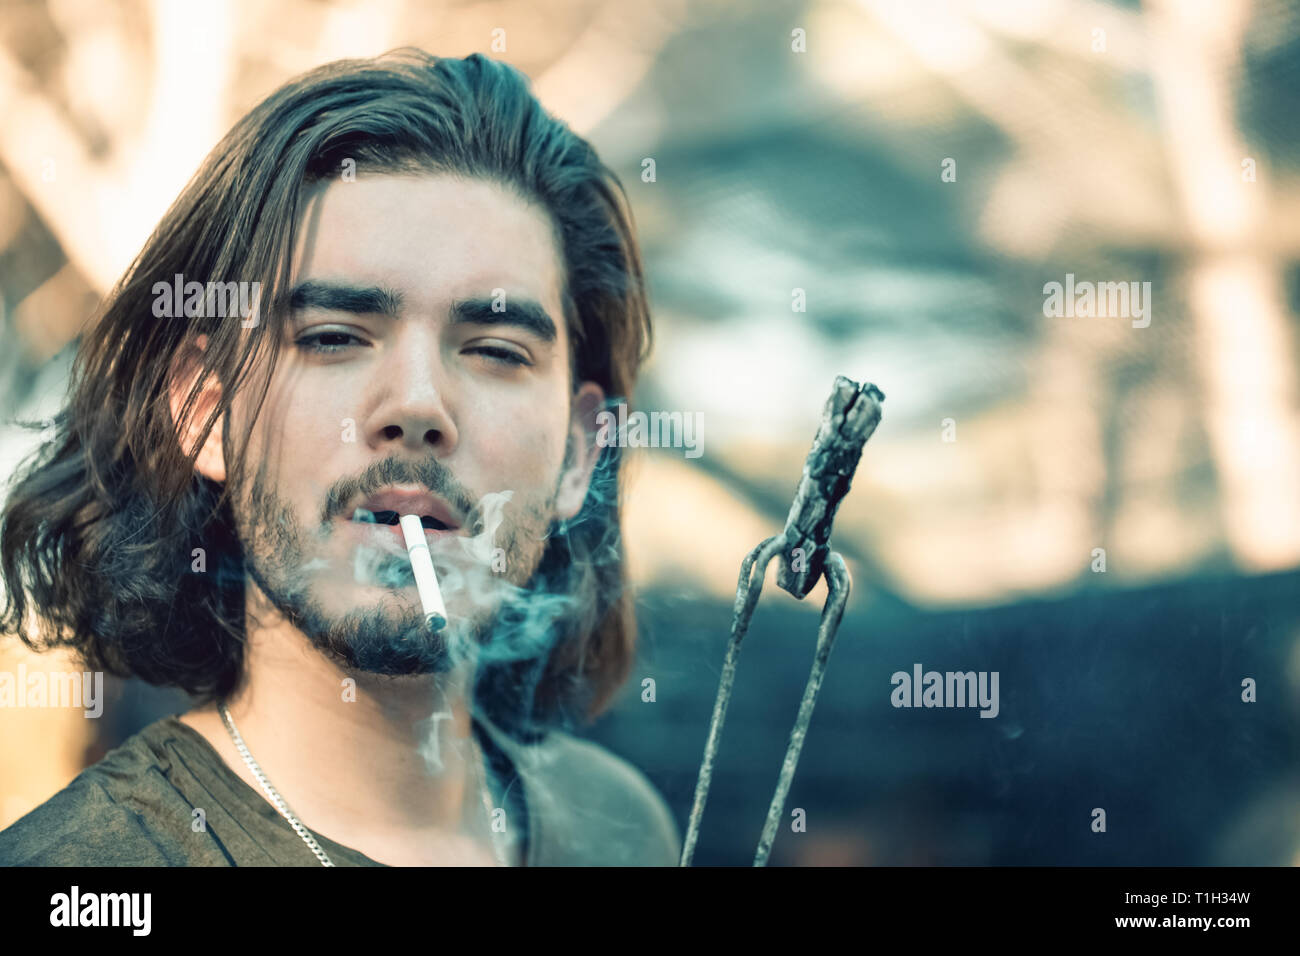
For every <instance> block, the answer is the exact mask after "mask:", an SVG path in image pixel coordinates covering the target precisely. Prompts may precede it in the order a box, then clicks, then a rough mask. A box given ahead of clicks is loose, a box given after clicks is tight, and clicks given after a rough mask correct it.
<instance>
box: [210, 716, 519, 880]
mask: <svg viewBox="0 0 1300 956" xmlns="http://www.w3.org/2000/svg"><path fill="white" fill-rule="evenodd" d="M217 710H218V711H220V713H221V719H222V721H223V722H224V723H225V725H226V730H228V731H229V732H230V739H231V740H232V741H233V742H234V744H235V749H236V750H238V751H239V755H240V756H241V757H243V758H244V763H246V764H247V765H248V769H249V770H250V771H252V773H253V776H254V777H255V778H257V782H258V785H259V786H261V788H262V792H263V793H265V794H266V795H267V797H268V798H269V799H270V801H271V803H272V805H274V807H275V809H276V810H278V811H280V816H282V817H284V818H285V820H287V821H288V822H289V826H291V827H293V829H294V832H295V833H297V834H298V836H300V837H302V839H303V842H304V843H306V844H307V847H308V849H310V850H311V852H312V853H314V854H316V859H318V860H320V863H321V866H333V865H334V861H333V860H331V859H330V858H329V854H328V853H326V852H325V851H324V850H323V849H321V845H320V844H319V843H317V842H316V838H315V837H313V836H312V835H311V833H310V832H308V830H307V828H306V827H305V826H303V825H302V821H300V820H299V819H298V817H297V816H296V815H295V814H294V812H293V811H292V810H290V809H289V804H287V803H286V802H285V800H284V797H282V796H280V791H278V790H276V789H275V787H273V786H272V785H271V781H270V780H268V779H267V776H266V774H264V773H263V772H262V768H261V767H260V766H258V764H257V761H256V760H254V759H253V755H252V753H251V752H250V751H249V749H248V745H247V744H245V743H244V738H243V737H242V736H241V735H240V733H239V728H237V727H236V726H235V721H234V718H232V717H231V716H230V711H228V710H227V709H226V702H225V701H221V702H220V703H219V704H217ZM475 750H478V745H477V743H476V744H475ZM479 759H480V760H482V759H483V755H482V752H481V751H479ZM479 782H480V789H481V791H482V794H483V811H484V813H485V814H486V816H487V822H488V829H489V831H490V832H491V833H492V849H493V852H494V853H495V854H496V858H497V862H498V863H499V864H500V865H501V866H506V865H507V863H506V856H505V850H504V848H503V847H502V845H501V841H500V840H499V839H498V838H497V832H496V830H495V829H493V828H492V798H491V796H489V795H488V789H487V780H486V779H480V781H479Z"/></svg>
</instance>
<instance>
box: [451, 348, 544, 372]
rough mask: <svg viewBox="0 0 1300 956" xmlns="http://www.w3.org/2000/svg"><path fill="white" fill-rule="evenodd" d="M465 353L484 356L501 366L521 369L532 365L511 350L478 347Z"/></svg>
mask: <svg viewBox="0 0 1300 956" xmlns="http://www.w3.org/2000/svg"><path fill="white" fill-rule="evenodd" d="M465 351H466V352H468V353H470V354H473V355H486V356H487V357H488V358H489V359H491V360H492V361H493V362H499V363H500V364H502V365H511V366H515V367H520V368H522V367H523V366H526V365H532V364H533V363H532V362H530V361H528V359H527V358H525V357H524V356H523V355H521V354H520V353H518V352H516V351H514V350H513V349H503V348H498V347H497V346H495V345H479V346H476V347H474V348H472V349H466V350H465Z"/></svg>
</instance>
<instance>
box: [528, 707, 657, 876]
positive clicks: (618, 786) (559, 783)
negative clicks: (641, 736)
mask: <svg viewBox="0 0 1300 956" xmlns="http://www.w3.org/2000/svg"><path fill="white" fill-rule="evenodd" d="M526 753H527V756H526V758H525V760H524V767H523V768H522V769H523V771H524V781H525V787H526V788H527V798H528V805H529V807H530V808H533V810H534V813H535V814H538V815H539V816H540V817H541V819H538V820H536V821H535V825H534V826H533V827H532V829H533V831H534V832H533V837H534V839H536V840H537V842H538V848H539V853H538V854H537V855H536V856H535V857H534V862H536V863H537V864H538V865H543V866H545V865H566V864H577V865H589V866H676V865H677V862H678V860H679V858H680V856H681V837H680V835H679V833H678V829H677V824H676V822H675V821H674V819H673V815H672V813H671V811H670V810H669V809H668V805H667V804H666V803H665V802H664V799H663V797H662V796H660V794H659V792H658V791H657V790H655V788H654V786H653V785H652V784H651V783H650V781H649V780H648V779H647V778H646V776H645V774H643V773H642V772H641V771H640V770H638V769H637V768H636V767H634V766H633V765H632V764H631V763H629V762H628V761H626V760H624V759H623V758H622V757H619V756H617V755H616V754H614V753H611V752H610V751H609V750H607V749H605V748H604V747H602V746H600V745H599V744H596V743H593V742H592V741H589V740H583V739H581V738H579V737H575V736H573V735H572V734H567V733H563V732H561V731H552V732H551V733H549V734H548V735H547V736H546V738H545V740H543V741H542V742H541V743H539V744H536V745H534V746H531V747H528V748H526ZM530 785H531V786H530Z"/></svg>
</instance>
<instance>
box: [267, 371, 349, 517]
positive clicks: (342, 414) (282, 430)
mask: <svg viewBox="0 0 1300 956" xmlns="http://www.w3.org/2000/svg"><path fill="white" fill-rule="evenodd" d="M344 394H345V391H344V390H332V391H312V390H309V389H308V388H306V387H305V382H303V381H301V380H300V381H299V382H297V383H293V384H292V385H291V384H290V383H288V382H283V381H282V382H279V383H275V384H273V385H272V386H271V389H270V391H269V392H268V393H267V396H266V402H265V404H264V405H263V406H262V413H261V415H259V416H258V420H257V423H256V424H255V426H254V428H253V431H252V433H251V436H250V437H251V439H252V443H251V445H250V448H249V454H250V464H251V465H253V466H254V467H256V466H258V465H264V466H265V468H266V479H265V480H266V481H267V482H268V483H269V484H270V485H271V487H273V488H274V489H275V490H276V492H277V494H279V495H280V496H281V497H282V498H284V499H286V500H288V501H295V502H297V499H298V498H299V496H300V495H303V494H305V495H306V496H307V498H308V500H307V502H306V503H307V504H309V505H311V504H314V503H315V499H314V498H313V497H312V496H313V495H315V497H316V498H319V497H320V494H319V493H320V491H321V489H323V488H324V487H325V484H326V483H327V482H328V477H327V476H328V474H329V472H330V469H329V465H328V463H329V462H331V461H333V460H335V459H336V458H337V454H338V449H339V448H341V447H342V445H343V443H344V442H347V441H358V440H359V437H360V436H358V435H356V426H355V424H350V422H349V420H348V411H347V409H346V408H345V407H344V406H343V405H342V403H341V400H340V398H341V396H342V395H344ZM350 433H351V434H350ZM297 503H299V504H301V502H297Z"/></svg>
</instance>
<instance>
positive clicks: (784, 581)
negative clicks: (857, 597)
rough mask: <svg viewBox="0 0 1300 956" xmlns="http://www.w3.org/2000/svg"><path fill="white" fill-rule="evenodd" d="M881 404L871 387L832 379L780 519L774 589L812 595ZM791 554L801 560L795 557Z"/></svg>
mask: <svg viewBox="0 0 1300 956" xmlns="http://www.w3.org/2000/svg"><path fill="white" fill-rule="evenodd" d="M884 400H885V395H884V393H883V392H881V391H880V389H878V388H876V386H874V385H872V384H871V383H870V382H868V383H867V384H865V385H858V383H857V382H855V381H853V380H852V379H848V378H845V377H844V376H843V375H837V376H836V377H835V387H834V390H833V391H832V392H831V395H830V398H828V399H827V400H826V407H825V408H824V409H823V410H822V423H821V427H820V428H818V429H817V437H815V438H814V439H813V444H812V449H811V450H810V451H809V452H808V459H807V461H805V462H804V466H803V477H801V478H800V479H799V485H798V487H797V488H796V489H795V493H794V503H793V504H791V505H790V514H789V516H788V517H787V518H786V519H785V532H784V534H785V547H784V548H783V549H782V552H781V562H780V564H779V565H778V566H777V575H776V583H777V585H778V586H779V587H780V588H781V589H782V590H785V591H788V592H789V593H790V594H793V595H794V596H795V597H797V598H802V597H803V596H804V595H806V594H807V593H808V592H809V591H811V590H812V589H813V585H815V584H816V583H817V580H818V578H820V577H821V576H822V570H823V569H824V568H825V566H826V556H827V554H829V553H830V544H829V542H830V537H831V524H832V522H834V521H835V512H836V511H837V510H838V509H839V506H840V501H841V499H843V497H844V496H845V495H846V494H847V493H848V490H849V486H850V485H851V484H852V483H853V473H854V472H855V471H857V468H858V461H859V459H861V458H862V446H863V445H865V444H866V443H867V439H868V438H870V437H871V434H872V432H874V431H875V430H876V426H877V425H878V424H880V403H881V402H883V401H884ZM796 549H799V550H800V551H801V554H800V555H797V556H796V555H794V551H795V550H796ZM798 558H802V560H798Z"/></svg>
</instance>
